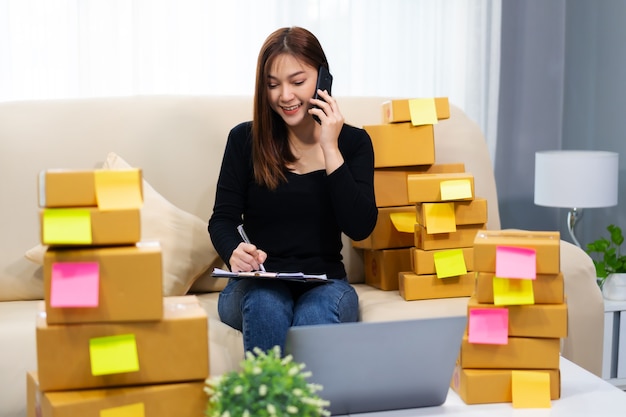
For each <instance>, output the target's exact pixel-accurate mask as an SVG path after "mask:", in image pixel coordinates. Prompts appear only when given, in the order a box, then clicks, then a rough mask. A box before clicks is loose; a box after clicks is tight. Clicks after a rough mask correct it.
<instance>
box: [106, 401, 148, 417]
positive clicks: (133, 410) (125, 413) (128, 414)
mask: <svg viewBox="0 0 626 417" xmlns="http://www.w3.org/2000/svg"><path fill="white" fill-rule="evenodd" d="M145 415H146V410H145V406H144V404H143V403H134V404H128V405H122V406H119V407H111V408H105V409H102V410H100V417H144V416H145Z"/></svg>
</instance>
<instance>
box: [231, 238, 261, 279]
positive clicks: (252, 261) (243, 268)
mask: <svg viewBox="0 0 626 417" xmlns="http://www.w3.org/2000/svg"><path fill="white" fill-rule="evenodd" d="M266 259H267V253H265V252H264V251H262V250H260V249H258V248H257V247H256V246H254V245H252V244H250V243H245V242H241V243H240V244H239V245H238V246H237V247H236V248H235V250H234V251H233V253H232V255H230V259H229V263H230V270H231V271H232V272H250V271H258V270H259V269H261V264H262V263H264V262H265V260H266Z"/></svg>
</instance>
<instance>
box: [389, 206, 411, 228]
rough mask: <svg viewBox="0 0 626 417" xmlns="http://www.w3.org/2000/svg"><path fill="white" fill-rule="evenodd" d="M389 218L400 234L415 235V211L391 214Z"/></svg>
mask: <svg viewBox="0 0 626 417" xmlns="http://www.w3.org/2000/svg"><path fill="white" fill-rule="evenodd" d="M389 218H390V219H391V223H393V226H394V227H395V228H396V229H397V230H398V232H403V233H415V223H417V219H416V217H415V212H414V211H412V212H398V213H391V214H389Z"/></svg>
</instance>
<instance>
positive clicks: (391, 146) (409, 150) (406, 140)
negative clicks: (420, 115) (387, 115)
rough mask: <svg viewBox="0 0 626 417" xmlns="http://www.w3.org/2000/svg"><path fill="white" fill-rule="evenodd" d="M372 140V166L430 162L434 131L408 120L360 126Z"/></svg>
mask: <svg viewBox="0 0 626 417" xmlns="http://www.w3.org/2000/svg"><path fill="white" fill-rule="evenodd" d="M363 129H365V130H366V131H367V133H368V134H369V135H370V138H371V139H372V145H373V147H374V168H383V167H402V166H413V165H432V164H434V163H435V134H434V129H433V126H432V125H424V126H413V125H412V124H411V123H394V124H385V125H369V126H363Z"/></svg>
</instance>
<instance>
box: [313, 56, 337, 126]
mask: <svg viewBox="0 0 626 417" xmlns="http://www.w3.org/2000/svg"><path fill="white" fill-rule="evenodd" d="M332 86H333V76H332V75H331V73H330V72H328V69H327V68H326V67H325V66H323V65H320V67H319V69H318V70H317V85H316V86H315V95H313V98H317V99H320V100H324V99H323V98H321V97H319V96H318V95H317V90H322V91H324V90H326V91H328V94H331V89H332ZM313 107H314V108H319V107H318V106H313ZM313 118H314V119H315V121H316V122H317V123H319V124H322V121H321V120H320V118H319V117H317V116H316V115H313Z"/></svg>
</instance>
